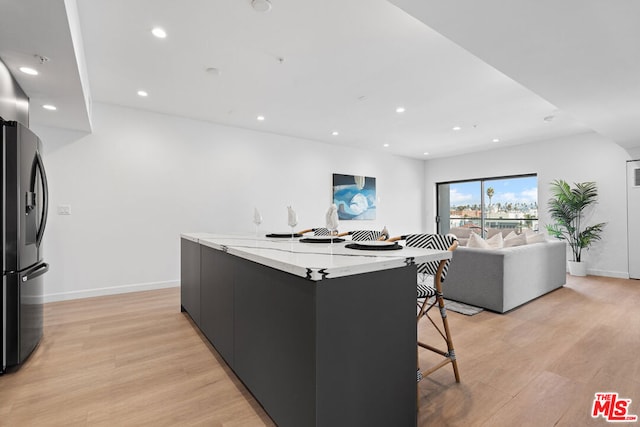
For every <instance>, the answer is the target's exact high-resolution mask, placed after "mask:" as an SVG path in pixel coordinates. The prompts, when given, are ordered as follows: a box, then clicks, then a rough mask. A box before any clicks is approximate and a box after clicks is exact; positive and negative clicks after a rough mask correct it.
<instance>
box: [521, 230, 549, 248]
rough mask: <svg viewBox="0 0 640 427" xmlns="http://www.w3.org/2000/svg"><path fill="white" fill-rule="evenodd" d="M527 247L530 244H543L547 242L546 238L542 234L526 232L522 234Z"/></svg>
mask: <svg viewBox="0 0 640 427" xmlns="http://www.w3.org/2000/svg"><path fill="white" fill-rule="evenodd" d="M524 237H525V240H526V241H527V245H530V244H532V243H544V242H546V241H547V237H546V236H545V235H544V234H542V233H536V232H534V231H528V232H526V233H525V234H524Z"/></svg>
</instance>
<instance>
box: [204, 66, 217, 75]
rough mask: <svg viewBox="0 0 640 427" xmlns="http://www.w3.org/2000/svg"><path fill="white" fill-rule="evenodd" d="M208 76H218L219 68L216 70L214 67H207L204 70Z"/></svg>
mask: <svg viewBox="0 0 640 427" xmlns="http://www.w3.org/2000/svg"><path fill="white" fill-rule="evenodd" d="M205 71H206V72H207V73H208V74H212V75H214V76H219V75H220V68H216V67H209V68H207V69H206V70H205Z"/></svg>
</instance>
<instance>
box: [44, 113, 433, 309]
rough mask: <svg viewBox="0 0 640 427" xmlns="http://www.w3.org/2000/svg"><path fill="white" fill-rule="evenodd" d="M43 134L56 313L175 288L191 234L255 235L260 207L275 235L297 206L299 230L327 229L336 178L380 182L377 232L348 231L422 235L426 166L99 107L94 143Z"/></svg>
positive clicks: (368, 224) (364, 224)
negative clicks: (63, 304) (104, 298)
mask: <svg viewBox="0 0 640 427" xmlns="http://www.w3.org/2000/svg"><path fill="white" fill-rule="evenodd" d="M34 129H35V131H36V132H37V133H38V135H39V136H40V138H41V139H42V140H43V143H44V147H45V164H46V166H47V173H48V176H49V182H50V184H49V186H50V197H51V208H50V209H51V211H50V212H51V213H50V215H49V222H48V225H47V230H46V233H45V247H44V249H45V258H46V260H47V261H48V262H49V263H50V264H51V269H50V272H49V273H48V275H47V280H46V289H45V294H46V300H47V301H53V300H60V299H70V298H77V297H86V296H92V295H102V294H109V293H116V292H126V291H132V290H142V289H149V288H158V287H163V286H175V285H177V283H178V280H179V275H180V272H179V258H180V253H179V234H180V233H181V232H195V231H206V232H218V233H229V232H233V233H239V232H253V231H254V225H253V223H252V219H253V209H254V206H255V207H257V208H258V209H259V210H260V211H261V213H262V215H263V217H264V223H263V224H262V226H261V229H262V230H263V231H287V229H288V227H287V212H286V206H287V205H289V204H292V205H293V207H294V208H295V209H296V211H297V212H298V217H299V227H302V228H306V227H315V226H323V225H324V214H325V212H326V210H327V208H328V206H329V204H330V202H331V179H332V173H344V174H356V175H366V176H373V177H376V178H377V192H378V196H379V199H380V200H379V207H378V210H377V220H375V221H344V222H342V223H341V226H340V230H341V231H347V230H349V229H365V228H366V229H368V228H375V229H378V228H381V227H382V226H384V225H386V226H387V227H388V228H389V231H390V233H391V234H392V235H395V234H401V233H408V232H415V231H422V225H423V223H424V220H423V212H422V206H423V205H424V162H423V161H422V160H412V159H407V158H402V157H397V156H391V155H387V154H385V153H382V152H373V151H363V150H356V149H349V148H343V147H340V146H338V145H330V144H323V143H319V142H313V141H308V140H302V139H297V138H292V137H286V136H280V135H274V134H267V133H260V132H254V131H250V130H243V129H237V128H231V127H225V126H220V125H215V124H212V123H207V122H201V121H195V120H190V119H185V118H179V117H174V116H166V115H160V114H155V113H150V112H145V111H140V110H134V109H128V108H122V107H117V106H111V105H104V104H98V103H96V104H94V109H93V130H94V131H93V133H92V134H90V135H83V134H80V133H75V132H68V131H63V130H60V129H54V128H46V127H34ZM64 204H68V205H70V206H71V215H69V216H62V215H58V214H57V213H56V208H57V206H58V205H64Z"/></svg>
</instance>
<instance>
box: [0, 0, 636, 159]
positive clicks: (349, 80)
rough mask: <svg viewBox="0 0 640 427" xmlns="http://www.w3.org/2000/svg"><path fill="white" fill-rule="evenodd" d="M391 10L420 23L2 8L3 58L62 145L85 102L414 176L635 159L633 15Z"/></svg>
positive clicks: (188, 7)
mask: <svg viewBox="0 0 640 427" xmlns="http://www.w3.org/2000/svg"><path fill="white" fill-rule="evenodd" d="M392 1H393V3H396V4H397V5H398V6H400V7H402V8H403V9H405V10H407V11H408V12H410V13H411V14H412V15H413V16H415V17H416V18H418V19H419V20H418V19H416V18H414V17H413V16H411V15H409V14H408V13H406V12H405V11H403V10H401V9H399V8H398V7H396V6H395V5H394V4H392V3H389V2H387V1H385V0H323V1H321V2H311V1H308V0H271V2H272V5H273V7H272V10H271V11H269V12H267V13H260V12H256V11H255V10H254V9H252V8H251V4H250V3H251V2H250V0H216V1H212V0H182V1H175V0H135V1H132V0H77V9H76V4H75V3H76V0H0V6H2V8H3V13H2V15H0V58H2V60H3V61H4V62H5V63H6V64H7V66H8V67H9V68H10V69H11V71H12V73H13V74H14V76H15V77H16V78H17V79H18V81H19V83H20V84H21V85H22V87H23V88H24V89H25V91H26V92H27V94H28V95H29V96H30V97H31V101H32V104H31V122H32V123H37V124H45V125H49V126H59V127H65V128H71V129H80V130H89V129H90V105H91V101H90V98H92V99H93V100H94V101H98V102H105V103H112V104H118V105H124V106H129V107H134V108H140V109H145V110H151V111H156V112H160V113H166V114H172V115H177V116H183V117H190V118H195V119H199V120H207V121H211V122H216V123H222V124H227V125H231V126H238V127H242V128H249V129H256V130H260V131H266V132H273V133H277V134H282V135H291V136H296V137H301V138H306V139H311V140H317V141H325V142H329V143H334V144H341V145H350V146H355V147H360V148H368V149H374V150H384V151H388V152H390V153H395V154H399V155H403V156H409V157H415V158H433V157H440V156H446V155H453V154H459V153H463V152H470V151H477V150H484V149H488V148H493V147H498V146H505V145H511V144H522V143H530V142H535V141H538V140H542V139H548V138H553V137H558V136H564V135H571V134H578V133H583V132H588V131H590V130H595V131H598V132H600V133H601V134H603V135H605V136H607V137H610V138H612V139H613V140H615V141H616V142H618V143H620V144H621V145H622V146H625V147H631V146H638V145H640V94H639V92H638V91H640V85H639V84H638V78H640V51H639V50H638V49H639V47H638V40H640V29H639V28H638V27H640V25H632V24H635V23H636V22H637V21H638V18H639V17H640V6H638V4H637V3H640V2H637V3H636V2H635V1H634V0H630V1H620V0H615V1H611V2H602V1H601V0H564V1H563V2H561V4H562V6H560V5H558V4H557V3H558V2H552V1H550V0H546V1H538V2H531V1H524V0H519V1H516V0H511V1H509V2H504V1H497V0H493V1H483V2H477V1H473V0H466V1H456V2H451V1H447V0H442V1H433V0H392ZM7 11H8V12H7ZM76 13H77V16H76ZM634 21H635V22H634ZM425 23H426V24H427V25H428V26H427V25H425ZM154 26H161V27H163V28H164V29H165V30H166V31H167V33H168V37H167V38H166V39H163V40H161V39H157V38H155V37H153V36H152V35H151V33H150V31H151V29H152V28H153V27H154ZM436 31H438V32H436ZM78 33H81V37H78V35H77V34H78ZM74 43H75V46H74ZM456 43H457V44H456ZM460 46H464V49H463V48H461V47H460ZM469 52H471V53H473V54H471V53H469ZM35 54H39V55H44V56H47V57H49V58H50V61H48V62H47V63H45V64H39V63H38V59H37V58H36V57H35V56H34V55H35ZM85 57H86V59H85ZM479 58H482V60H481V59H479ZM85 61H86V69H85V68H84V67H85V65H84V64H85ZM25 64H31V65H32V66H35V67H36V68H38V69H39V70H40V71H41V73H40V75H39V76H37V77H30V76H26V75H24V74H22V73H20V72H19V71H18V70H17V69H18V68H19V67H20V66H21V65H25ZM489 64H491V65H489ZM209 67H215V68H217V69H219V70H220V73H219V74H217V75H216V74H214V73H210V72H207V71H206V69H207V68H209ZM498 70H501V71H502V72H500V71H498ZM507 75H509V76H510V77H507ZM87 76H88V78H87ZM83 83H84V87H83ZM140 89H144V90H146V91H147V92H148V93H149V96H148V97H146V98H141V97H139V96H138V95H137V94H136V92H137V91H138V90H140ZM534 92H535V93H534ZM44 103H54V104H56V105H57V106H58V110H57V111H55V112H49V111H45V110H43V109H42V108H41V105H42V104H44ZM398 106H403V107H405V108H406V111H405V112H404V113H402V114H398V113H396V112H395V109H396V107H398ZM258 115H264V116H265V120H264V121H262V122H259V121H257V120H256V117H257V116H258ZM547 116H554V119H553V120H552V121H545V120H543V119H544V118H545V117H547ZM454 126H460V127H461V128H462V129H461V130H459V131H454V130H452V128H453V127H454ZM334 130H337V131H339V133H340V134H339V135H338V136H332V135H331V133H332V131H334ZM494 138H498V139H500V142H498V143H496V142H492V140H493V139H494ZM383 144H389V147H386V148H385V147H383ZM425 152H429V153H430V154H429V156H425V155H424V154H423V153H425Z"/></svg>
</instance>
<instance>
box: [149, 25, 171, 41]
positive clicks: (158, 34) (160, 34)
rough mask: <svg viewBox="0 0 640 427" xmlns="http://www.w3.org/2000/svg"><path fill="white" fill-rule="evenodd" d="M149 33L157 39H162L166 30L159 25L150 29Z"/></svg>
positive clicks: (165, 34) (165, 35)
mask: <svg viewBox="0 0 640 427" xmlns="http://www.w3.org/2000/svg"><path fill="white" fill-rule="evenodd" d="M151 34H153V35H154V36H156V37H157V38H159V39H164V38H166V37H167V32H166V31H165V30H163V29H162V28H160V27H155V28H154V29H153V30H151Z"/></svg>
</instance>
